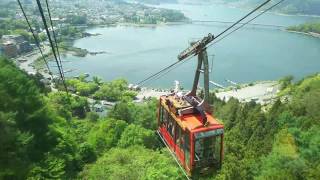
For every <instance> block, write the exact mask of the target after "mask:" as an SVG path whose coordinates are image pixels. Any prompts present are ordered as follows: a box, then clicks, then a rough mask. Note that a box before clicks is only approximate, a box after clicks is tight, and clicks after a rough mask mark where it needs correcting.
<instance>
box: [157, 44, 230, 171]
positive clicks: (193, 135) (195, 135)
mask: <svg viewBox="0 0 320 180" xmlns="http://www.w3.org/2000/svg"><path fill="white" fill-rule="evenodd" d="M197 54H198V68H197V71H196V74H195V79H194V83H193V88H192V91H191V92H190V93H188V94H186V95H182V94H181V93H178V92H175V93H172V94H169V95H165V96H161V97H160V102H159V111H158V130H157V132H158V134H159V136H160V138H161V139H162V141H163V142H164V143H165V144H166V146H167V147H168V148H169V149H170V151H171V152H172V154H174V156H175V159H176V160H177V161H178V163H179V165H180V166H181V167H182V168H183V169H184V171H185V172H186V174H187V175H188V176H192V175H194V174H195V173H196V172H198V173H203V172H206V171H210V170H212V169H217V168H220V167H221V164H222V159H223V133H224V127H223V124H222V123H220V122H219V121H218V120H217V119H216V118H215V117H214V116H213V115H212V114H211V109H212V108H211V107H210V106H209V105H208V103H207V100H208V98H209V78H208V74H209V70H208V69H209V67H208V58H207V52H206V50H205V49H203V48H201V49H200V50H199V51H197ZM202 63H203V65H204V69H203V70H202V69H201V68H202ZM200 72H204V99H203V100H202V99H201V98H199V97H197V95H196V91H197V86H198V81H199V76H200Z"/></svg>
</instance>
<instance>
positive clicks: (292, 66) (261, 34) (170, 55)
mask: <svg viewBox="0 0 320 180" xmlns="http://www.w3.org/2000/svg"><path fill="white" fill-rule="evenodd" d="M158 7H163V8H170V9H178V10H181V11H182V12H184V13H185V15H186V16H187V17H189V18H190V19H192V20H219V21H236V20H238V19H239V18H240V17H242V16H243V15H245V14H246V13H248V12H249V11H250V9H237V8H231V7H227V6H225V5H216V4H213V5H182V4H175V5H174V4H167V5H161V6H158ZM315 20H317V19H316V18H313V17H305V16H304V17H302V16H281V15H276V14H271V13H268V14H265V15H263V16H261V17H260V18H258V19H257V20H256V21H254V22H253V23H262V24H273V25H281V26H290V25H296V24H300V23H304V22H310V21H315ZM227 26H228V25H227V24H219V23H192V24H183V25H159V26H156V27H133V26H116V27H106V28H92V29H88V30H87V31H88V32H90V33H100V34H101V35H100V36H93V37H87V38H82V39H79V40H77V41H75V43H74V46H76V47H80V48H85V49H88V50H89V51H94V52H96V51H107V52H108V53H107V54H99V55H96V56H92V55H88V56H86V57H85V58H81V57H74V56H72V55H66V56H65V57H64V58H63V60H66V61H70V62H67V63H64V69H65V70H66V69H76V71H73V72H71V73H68V74H66V75H67V76H74V75H78V74H79V73H89V74H90V75H91V76H93V75H96V76H100V77H102V78H103V79H104V80H112V79H116V78H126V79H127V80H128V81H129V82H130V83H137V82H138V81H140V80H142V79H144V78H146V77H147V76H148V75H151V74H153V73H155V72H158V71H159V70H161V69H162V68H163V67H166V66H168V65H170V64H172V63H174V62H175V61H177V56H178V54H179V53H180V52H181V51H183V50H184V49H185V48H187V47H188V44H189V42H190V41H192V40H195V39H199V38H202V37H203V36H206V35H207V34H208V33H212V34H218V33H220V32H221V31H223V30H224V29H225V28H227ZM208 54H209V61H210V67H211V68H212V72H211V73H210V79H211V80H213V81H215V82H217V83H220V84H224V85H226V81H225V79H230V80H232V81H235V82H239V83H246V82H253V81H260V80H277V79H279V78H281V77H283V76H286V75H293V76H294V77H295V78H297V79H300V78H302V77H304V76H306V75H309V74H312V73H315V72H319V69H320V58H319V57H320V39H319V38H313V37H309V36H305V35H301V34H295V33H289V32H286V31H282V30H280V29H277V28H266V27H261V26H248V27H244V28H242V29H241V30H239V31H237V32H236V33H233V34H232V35H231V36H229V37H228V38H226V39H224V40H222V41H220V42H219V43H217V44H216V45H214V46H211V47H210V48H209V49H208ZM213 55H214V56H213ZM195 67H196V58H193V59H191V60H189V61H187V62H186V63H184V64H182V65H181V66H179V67H177V68H176V69H174V70H173V71H171V72H169V73H168V74H166V75H165V76H163V77H161V78H160V79H157V80H155V81H152V82H151V83H149V84H146V85H145V86H149V87H161V88H167V87H171V86H173V81H174V80H179V81H180V82H181V84H182V86H183V87H185V88H187V89H189V88H190V87H191V84H192V82H193V76H194V71H195ZM201 82H202V81H201Z"/></svg>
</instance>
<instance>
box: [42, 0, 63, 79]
mask: <svg viewBox="0 0 320 180" xmlns="http://www.w3.org/2000/svg"><path fill="white" fill-rule="evenodd" d="M45 2H46V6H47V11H48V15H49V20H50V25H51V30H52V34H53V40H54V43H55V47H56V49H57V53H58V58H59V63H60V68H61V71H62V72H64V71H63V67H62V61H61V56H60V51H59V47H58V42H57V37H56V32H55V30H54V28H53V22H52V18H51V12H50V8H49V3H48V0H46V1H45ZM62 75H63V78H64V73H62Z"/></svg>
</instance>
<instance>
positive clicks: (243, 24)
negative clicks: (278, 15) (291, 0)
mask: <svg viewBox="0 0 320 180" xmlns="http://www.w3.org/2000/svg"><path fill="white" fill-rule="evenodd" d="M283 1H285V0H280V1H279V2H277V3H276V4H274V5H272V6H270V7H269V8H267V9H266V10H264V11H262V12H261V13H259V14H258V15H256V16H255V17H253V18H252V19H250V20H249V21H247V22H245V23H242V24H241V26H239V27H237V28H236V29H234V30H232V31H231V32H229V33H228V34H226V35H224V36H223V37H222V38H220V39H218V40H217V41H214V42H213V43H211V44H209V45H208V46H207V48H208V47H210V46H212V45H214V44H216V43H218V42H220V41H222V40H223V39H225V38H226V37H228V36H230V35H231V34H232V33H234V32H236V31H238V30H239V29H241V28H243V27H244V26H245V25H247V24H249V23H250V22H252V21H253V20H255V19H257V18H258V17H260V16H261V15H263V14H265V13H266V12H268V11H269V10H271V9H273V8H274V7H276V6H278V5H279V4H281V3H282V2H283Z"/></svg>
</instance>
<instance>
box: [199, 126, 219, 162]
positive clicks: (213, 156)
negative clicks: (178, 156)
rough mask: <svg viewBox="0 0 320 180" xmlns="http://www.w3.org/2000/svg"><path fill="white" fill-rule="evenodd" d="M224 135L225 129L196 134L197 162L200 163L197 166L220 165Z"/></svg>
mask: <svg viewBox="0 0 320 180" xmlns="http://www.w3.org/2000/svg"><path fill="white" fill-rule="evenodd" d="M222 134H223V129H216V130H211V131H206V132H199V133H196V134H195V138H196V142H195V161H198V162H199V163H198V164H197V165H200V166H206V165H210V164H216V165H219V163H220V149H221V135H222Z"/></svg>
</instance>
